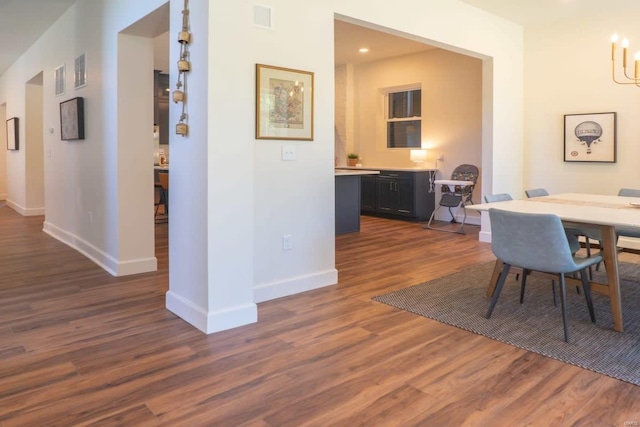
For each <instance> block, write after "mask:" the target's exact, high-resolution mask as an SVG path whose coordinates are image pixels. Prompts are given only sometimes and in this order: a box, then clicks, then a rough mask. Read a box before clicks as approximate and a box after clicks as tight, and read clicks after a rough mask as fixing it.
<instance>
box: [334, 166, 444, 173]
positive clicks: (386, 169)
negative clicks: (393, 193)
mask: <svg viewBox="0 0 640 427" xmlns="http://www.w3.org/2000/svg"><path fill="white" fill-rule="evenodd" d="M338 169H340V170H362V171H364V170H367V171H369V172H371V171H407V172H432V171H437V169H430V168H391V167H386V166H385V167H375V166H366V167H365V166H363V167H356V166H336V172H337V170H338Z"/></svg>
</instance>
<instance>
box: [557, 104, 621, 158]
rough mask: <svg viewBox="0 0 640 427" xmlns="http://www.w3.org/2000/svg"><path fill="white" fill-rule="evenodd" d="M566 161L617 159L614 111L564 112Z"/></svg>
mask: <svg viewBox="0 0 640 427" xmlns="http://www.w3.org/2000/svg"><path fill="white" fill-rule="evenodd" d="M564 161H565V162H600V163H615V162H616V113H589V114H565V116H564Z"/></svg>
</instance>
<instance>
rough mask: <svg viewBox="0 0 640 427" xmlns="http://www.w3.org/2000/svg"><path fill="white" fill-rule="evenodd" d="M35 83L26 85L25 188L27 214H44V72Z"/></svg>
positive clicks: (23, 147)
mask: <svg viewBox="0 0 640 427" xmlns="http://www.w3.org/2000/svg"><path fill="white" fill-rule="evenodd" d="M38 77H39V78H34V79H32V80H36V82H33V83H27V84H26V85H25V97H26V104H25V107H26V111H25V140H24V142H25V143H24V144H23V146H22V147H20V148H21V149H23V150H24V151H25V162H26V166H25V172H26V180H25V189H26V197H27V199H26V205H27V206H29V209H28V211H27V212H25V215H42V214H44V146H43V133H44V131H43V127H42V114H43V101H42V96H43V91H42V81H41V80H42V74H39V75H38ZM37 80H40V81H39V82H38V81H37Z"/></svg>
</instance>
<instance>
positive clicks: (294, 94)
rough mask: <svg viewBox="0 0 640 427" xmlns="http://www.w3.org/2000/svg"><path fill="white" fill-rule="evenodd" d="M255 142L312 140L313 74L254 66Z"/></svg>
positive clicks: (269, 66) (260, 65)
mask: <svg viewBox="0 0 640 427" xmlns="http://www.w3.org/2000/svg"><path fill="white" fill-rule="evenodd" d="M256 139H289V140H301V141H313V73H312V72H309V71H300V70H293V69H290V68H282V67H274V66H271V65H264V64H256Z"/></svg>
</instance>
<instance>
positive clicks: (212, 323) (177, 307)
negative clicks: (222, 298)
mask: <svg viewBox="0 0 640 427" xmlns="http://www.w3.org/2000/svg"><path fill="white" fill-rule="evenodd" d="M165 306H166V308H167V310H169V311H171V312H172V313H173V314H175V315H176V316H178V317H180V318H181V319H183V320H184V321H186V322H187V323H189V324H191V325H193V326H194V327H196V328H198V329H199V330H201V331H202V332H204V333H205V334H211V333H214V332H220V331H226V330H227V329H232V328H237V327H238V326H243V325H248V324H250V323H256V322H257V321H258V306H257V305H256V304H255V303H249V304H245V305H241V306H237V307H230V308H227V309H224V310H220V311H211V312H207V311H206V310H205V309H203V308H202V307H199V306H197V305H196V304H194V303H193V302H192V301H190V300H188V299H186V298H184V297H182V296H181V295H178V294H177V293H175V292H173V291H168V292H167V293H166V295H165Z"/></svg>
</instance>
